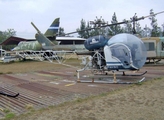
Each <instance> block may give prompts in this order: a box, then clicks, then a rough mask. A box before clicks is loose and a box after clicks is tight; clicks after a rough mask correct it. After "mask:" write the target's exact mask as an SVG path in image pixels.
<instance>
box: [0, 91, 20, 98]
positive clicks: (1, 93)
mask: <svg viewBox="0 0 164 120" xmlns="http://www.w3.org/2000/svg"><path fill="white" fill-rule="evenodd" d="M0 95H4V96H7V97H12V98H16V97H18V96H19V93H17V94H15V95H11V94H7V93H4V92H0Z"/></svg>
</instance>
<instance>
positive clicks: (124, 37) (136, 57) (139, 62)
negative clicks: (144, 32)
mask: <svg viewBox="0 0 164 120" xmlns="http://www.w3.org/2000/svg"><path fill="white" fill-rule="evenodd" d="M116 42H117V43H123V44H125V45H126V46H127V47H128V48H129V49H130V52H131V57H132V65H133V66H134V67H135V68H137V69H140V68H141V67H142V66H143V65H144V64H145V62H146V56H147V51H146V48H145V45H144V43H143V42H142V41H141V40H140V39H139V38H138V37H136V36H134V35H131V34H127V33H122V34H118V35H115V36H113V37H112V38H111V39H109V41H108V45H109V46H110V45H112V44H115V43H116ZM117 52H118V51H117Z"/></svg>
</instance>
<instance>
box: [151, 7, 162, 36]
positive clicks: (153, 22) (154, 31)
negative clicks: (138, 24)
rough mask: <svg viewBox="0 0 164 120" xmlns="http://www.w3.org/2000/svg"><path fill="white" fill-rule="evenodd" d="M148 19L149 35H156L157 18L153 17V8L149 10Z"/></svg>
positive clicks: (157, 30)
mask: <svg viewBox="0 0 164 120" xmlns="http://www.w3.org/2000/svg"><path fill="white" fill-rule="evenodd" d="M149 19H150V20H151V26H152V31H151V37H158V36H159V30H160V29H159V27H158V24H157V19H155V15H154V12H153V9H151V10H150V17H149Z"/></svg>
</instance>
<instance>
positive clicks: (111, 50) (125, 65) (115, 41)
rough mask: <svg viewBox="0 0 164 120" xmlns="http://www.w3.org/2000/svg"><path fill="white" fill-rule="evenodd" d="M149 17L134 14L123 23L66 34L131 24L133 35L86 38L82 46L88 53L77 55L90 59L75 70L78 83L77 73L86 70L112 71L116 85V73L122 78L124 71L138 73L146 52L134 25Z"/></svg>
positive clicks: (123, 34) (143, 62)
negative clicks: (119, 73)
mask: <svg viewBox="0 0 164 120" xmlns="http://www.w3.org/2000/svg"><path fill="white" fill-rule="evenodd" d="M163 12H164V11H162V12H159V13H156V14H153V15H157V14H160V13H163ZM149 16H151V15H149ZM149 16H142V17H140V18H137V16H136V14H135V15H134V16H133V17H132V18H131V19H130V20H125V21H123V22H118V23H114V24H102V25H97V26H98V27H96V28H95V27H94V28H89V29H85V30H81V31H76V32H71V33H68V34H73V33H77V32H82V31H88V30H92V29H98V28H102V27H108V26H113V25H120V24H125V23H131V22H132V23H133V34H128V33H121V34H117V35H114V36H113V37H111V38H108V37H106V36H103V35H97V36H93V37H90V38H88V39H87V40H86V41H85V42H84V46H85V48H86V49H87V50H88V52H85V53H77V54H79V55H80V54H81V55H90V57H89V61H88V63H85V66H84V68H82V69H79V70H77V78H78V81H80V77H79V72H81V71H84V70H86V69H88V68H89V69H91V70H93V71H96V72H97V71H98V72H101V73H105V74H106V73H107V72H108V71H112V73H113V78H114V79H113V82H112V83H118V82H117V80H116V75H115V72H116V71H119V72H123V74H122V75H123V76H126V74H125V72H126V71H139V70H140V69H141V68H142V67H143V65H144V64H145V62H146V58H147V50H146V47H145V45H144V43H143V41H142V40H141V39H140V38H138V37H137V36H136V35H135V34H136V31H135V23H136V21H139V20H143V19H145V18H147V17H149ZM92 23H93V22H92ZM99 23H101V22H100V20H99V21H98V23H96V22H95V24H99ZM95 26H96V25H95ZM146 73H147V71H145V72H144V73H142V74H140V75H139V76H141V75H144V74H146ZM128 76H129V75H128ZM134 76H135V75H134ZM143 80H144V78H143V79H141V80H140V81H139V82H141V81H143Z"/></svg>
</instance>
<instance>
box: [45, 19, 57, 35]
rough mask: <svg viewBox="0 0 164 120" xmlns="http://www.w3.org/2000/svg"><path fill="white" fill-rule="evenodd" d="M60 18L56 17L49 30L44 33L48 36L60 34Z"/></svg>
mask: <svg viewBox="0 0 164 120" xmlns="http://www.w3.org/2000/svg"><path fill="white" fill-rule="evenodd" d="M59 20H60V18H56V19H55V20H54V21H53V22H52V24H51V25H50V27H49V28H48V29H47V31H46V32H45V33H44V35H45V36H46V37H54V36H56V35H57V34H58V30H59V24H60V22H59Z"/></svg>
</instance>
